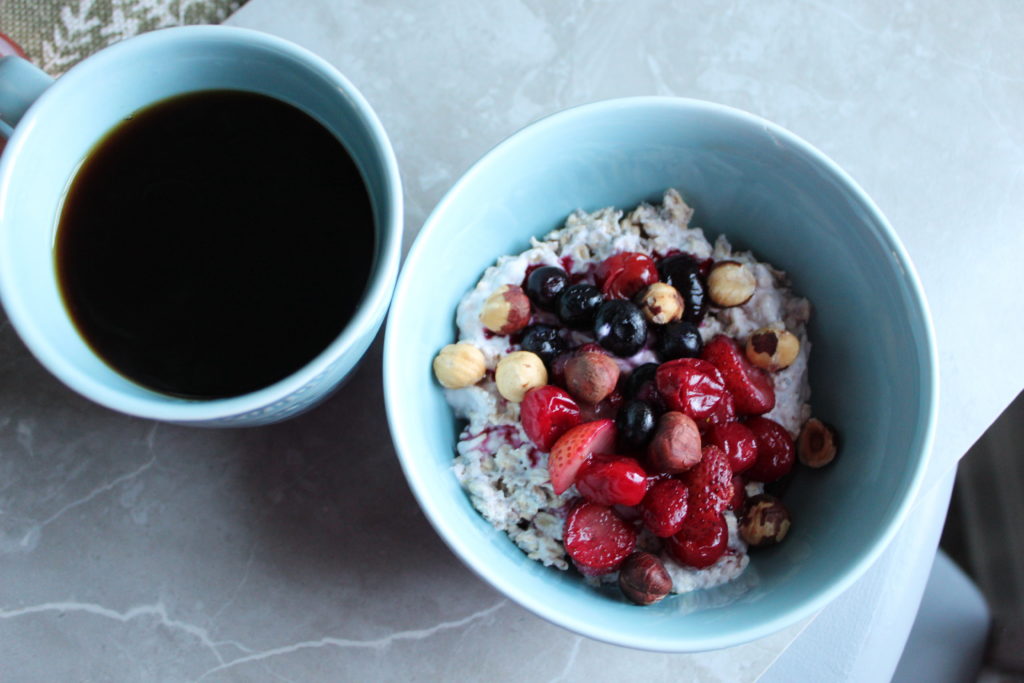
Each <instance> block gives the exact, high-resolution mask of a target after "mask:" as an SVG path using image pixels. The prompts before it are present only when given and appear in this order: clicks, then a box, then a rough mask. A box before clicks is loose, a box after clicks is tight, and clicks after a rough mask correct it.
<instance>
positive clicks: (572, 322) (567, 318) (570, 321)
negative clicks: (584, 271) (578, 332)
mask: <svg viewBox="0 0 1024 683" xmlns="http://www.w3.org/2000/svg"><path fill="white" fill-rule="evenodd" d="M602 301H604V296H603V295H602V294H601V290H600V289H598V288H597V287H595V286H594V285H588V284H583V283H580V284H578V285H571V286H569V287H566V288H565V290H564V291H563V292H562V295H561V296H560V297H558V317H559V319H561V321H562V322H563V323H565V324H566V325H568V326H569V327H574V328H576V329H585V328H587V327H590V325H591V323H593V322H594V315H595V314H596V313H597V309H598V307H599V306H600V305H601V302H602Z"/></svg>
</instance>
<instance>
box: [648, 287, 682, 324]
mask: <svg viewBox="0 0 1024 683" xmlns="http://www.w3.org/2000/svg"><path fill="white" fill-rule="evenodd" d="M640 304H641V310H642V311H643V312H644V317H645V318H647V319H648V320H649V321H651V322H652V323H654V324H655V325H665V324H667V323H670V322H674V321H676V320H679V319H680V318H682V317H683V297H682V295H680V294H679V291H678V290H677V289H676V288H675V287H673V286H672V285H667V284H665V283H664V282H655V283H654V284H653V285H651V286H650V287H648V288H647V289H645V290H644V293H643V294H642V295H641V297H640Z"/></svg>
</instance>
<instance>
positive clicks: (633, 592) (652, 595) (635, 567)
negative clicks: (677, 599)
mask: <svg viewBox="0 0 1024 683" xmlns="http://www.w3.org/2000/svg"><path fill="white" fill-rule="evenodd" d="M619 588H621V589H622V594H623V595H625V596H626V597H627V598H629V599H630V600H632V601H633V602H635V603H636V604H638V605H653V604H654V603H656V602H658V601H659V600H661V599H662V598H664V597H665V596H666V595H668V594H669V593H670V592H671V591H672V577H671V576H670V575H669V573H668V570H667V569H665V565H663V564H662V563H661V560H659V559H658V558H657V557H656V556H654V555H652V554H651V553H645V552H638V553H633V554H632V555H630V556H629V557H627V558H626V560H625V561H624V562H623V563H622V566H621V567H619Z"/></svg>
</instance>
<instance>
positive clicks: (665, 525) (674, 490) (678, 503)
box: [640, 479, 690, 538]
mask: <svg viewBox="0 0 1024 683" xmlns="http://www.w3.org/2000/svg"><path fill="white" fill-rule="evenodd" d="M689 495H690V493H689V490H688V489H687V488H686V484H684V483H683V482H681V481H679V480H678V479H661V480H659V481H657V482H655V483H654V485H653V486H651V489H650V490H649V491H648V492H647V495H646V496H645V497H644V500H643V502H642V503H640V513H641V514H642V515H643V519H644V525H645V526H646V527H647V528H648V529H650V530H651V533H653V534H654V535H655V536H659V537H661V538H668V537H669V536H675V535H676V534H677V533H679V530H680V529H682V528H683V523H684V522H685V521H686V508H687V500H688V499H689Z"/></svg>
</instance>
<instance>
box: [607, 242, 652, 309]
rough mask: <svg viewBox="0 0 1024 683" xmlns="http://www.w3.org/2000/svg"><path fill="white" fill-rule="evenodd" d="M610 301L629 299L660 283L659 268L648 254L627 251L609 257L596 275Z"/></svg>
mask: <svg viewBox="0 0 1024 683" xmlns="http://www.w3.org/2000/svg"><path fill="white" fill-rule="evenodd" d="M594 275H595V277H596V278H597V284H598V285H599V286H600V287H601V291H602V292H604V295H605V297H606V298H608V299H629V298H631V297H632V296H633V295H634V294H636V293H637V292H639V291H640V290H642V289H645V288H646V287H647V286H648V285H650V284H652V283H655V282H657V281H658V267H657V266H656V265H655V264H654V260H653V259H652V258H651V257H650V256H648V255H647V254H641V253H638V252H631V251H625V252H622V253H620V254H614V255H613V256H609V257H608V258H606V259H605V260H604V261H602V262H601V264H600V265H599V266H598V267H597V271H596V272H595V273H594Z"/></svg>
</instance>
